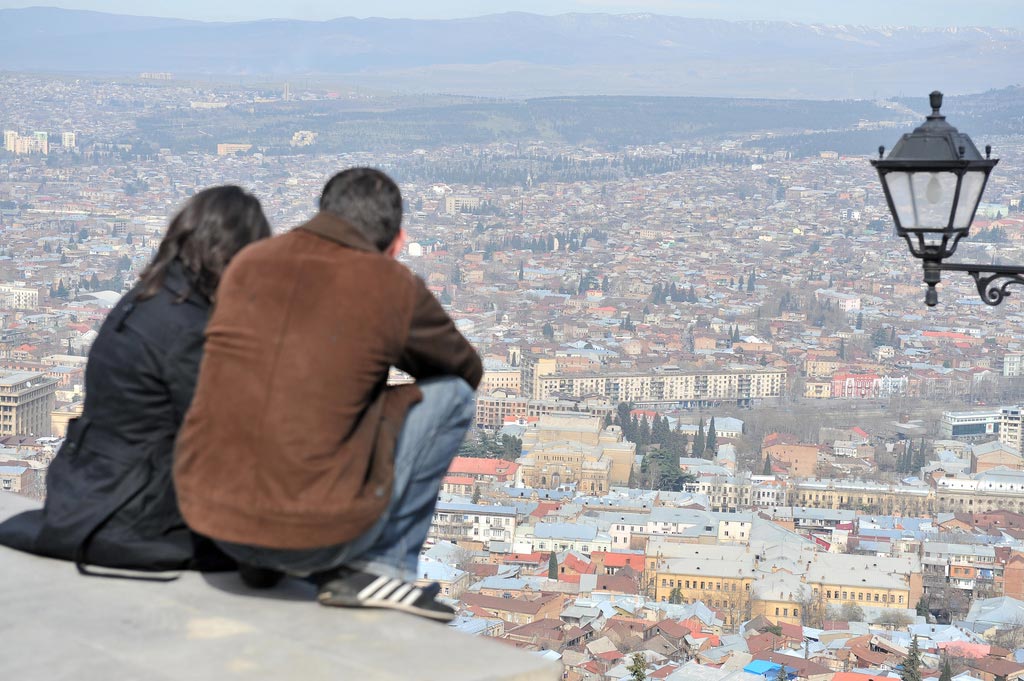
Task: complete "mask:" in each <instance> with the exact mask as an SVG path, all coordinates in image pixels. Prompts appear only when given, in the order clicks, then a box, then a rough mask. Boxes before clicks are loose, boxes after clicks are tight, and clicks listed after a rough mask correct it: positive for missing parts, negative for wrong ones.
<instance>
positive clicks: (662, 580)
mask: <svg viewBox="0 0 1024 681" xmlns="http://www.w3.org/2000/svg"><path fill="white" fill-rule="evenodd" d="M661 585H662V586H663V587H666V586H668V580H667V579H665V578H664V577H662V578H661Z"/></svg>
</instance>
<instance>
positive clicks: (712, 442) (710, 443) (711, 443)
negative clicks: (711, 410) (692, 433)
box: [704, 416, 718, 459]
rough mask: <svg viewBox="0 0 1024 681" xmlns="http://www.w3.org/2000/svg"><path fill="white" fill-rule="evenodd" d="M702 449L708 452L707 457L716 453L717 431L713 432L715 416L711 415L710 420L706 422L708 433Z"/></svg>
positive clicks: (712, 456) (711, 456)
mask: <svg viewBox="0 0 1024 681" xmlns="http://www.w3.org/2000/svg"><path fill="white" fill-rule="evenodd" d="M704 450H705V451H706V452H707V453H708V458H709V459H710V458H714V457H715V456H716V455H717V454H718V433H716V432H715V417H714V416H712V417H711V421H709V422H708V434H707V438H706V439H705V442H704Z"/></svg>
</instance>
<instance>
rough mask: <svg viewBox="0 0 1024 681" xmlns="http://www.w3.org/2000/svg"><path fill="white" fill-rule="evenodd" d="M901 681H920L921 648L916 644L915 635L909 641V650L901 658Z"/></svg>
mask: <svg viewBox="0 0 1024 681" xmlns="http://www.w3.org/2000/svg"><path fill="white" fill-rule="evenodd" d="M900 679H901V681H921V649H920V648H919V647H918V645H917V636H915V637H914V638H913V639H912V640H911V641H910V650H909V651H907V656H906V657H905V658H903V670H902V671H901V672H900Z"/></svg>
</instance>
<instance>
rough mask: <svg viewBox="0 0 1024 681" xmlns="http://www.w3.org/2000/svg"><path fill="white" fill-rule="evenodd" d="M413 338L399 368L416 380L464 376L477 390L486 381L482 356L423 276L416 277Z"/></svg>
mask: <svg viewBox="0 0 1024 681" xmlns="http://www.w3.org/2000/svg"><path fill="white" fill-rule="evenodd" d="M414 281H415V284H414V287H415V293H414V299H415V302H414V303H413V310H412V321H411V323H410V326H409V335H408V337H407V338H406V341H405V347H404V348H403V349H402V352H401V357H400V358H399V360H398V362H397V363H396V365H395V366H397V367H398V368H399V369H401V370H402V371H404V372H406V373H407V374H409V375H410V376H412V377H413V378H430V377H433V376H461V377H462V378H463V379H465V381H466V383H469V384H470V385H471V386H473V389H474V390H475V389H476V387H477V386H478V385H480V379H481V378H483V365H482V364H481V363H480V356H479V355H478V354H477V353H476V350H474V349H473V346H472V345H470V344H469V341H467V340H466V339H465V337H464V336H463V335H462V334H461V333H459V330H458V329H456V328H455V322H453V321H452V318H451V317H449V316H448V313H447V312H445V311H444V308H442V307H441V304H440V303H439V302H437V298H435V297H434V294H433V293H431V292H430V290H429V289H427V286H426V284H424V283H423V280H422V279H420V278H419V277H414Z"/></svg>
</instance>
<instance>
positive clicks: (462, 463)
mask: <svg viewBox="0 0 1024 681" xmlns="http://www.w3.org/2000/svg"><path fill="white" fill-rule="evenodd" d="M518 468H519V464H517V463H515V462H513V461H504V460H503V459H477V458H473V457H469V456H457V457H455V458H454V459H452V465H450V466H449V467H448V472H449V473H453V474H459V473H469V474H473V475H498V476H510V475H514V474H515V472H516V470H517V469H518Z"/></svg>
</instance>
